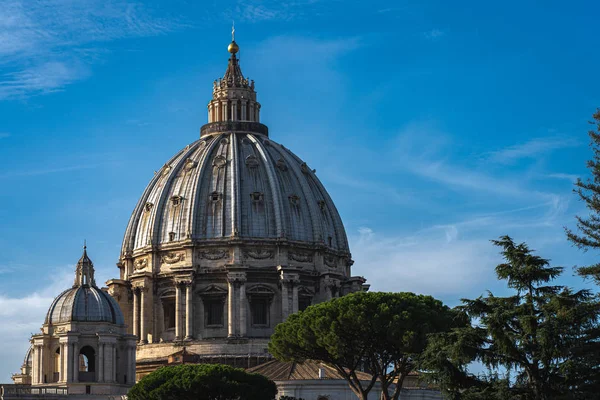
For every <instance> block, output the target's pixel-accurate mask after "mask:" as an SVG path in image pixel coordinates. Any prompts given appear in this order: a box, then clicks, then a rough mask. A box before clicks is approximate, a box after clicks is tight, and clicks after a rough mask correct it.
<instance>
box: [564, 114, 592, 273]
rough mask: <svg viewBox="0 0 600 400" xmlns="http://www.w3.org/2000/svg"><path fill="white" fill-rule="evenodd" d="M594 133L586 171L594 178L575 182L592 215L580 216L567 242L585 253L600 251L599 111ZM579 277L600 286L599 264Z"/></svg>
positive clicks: (584, 269)
mask: <svg viewBox="0 0 600 400" xmlns="http://www.w3.org/2000/svg"><path fill="white" fill-rule="evenodd" d="M592 117H593V119H594V120H593V121H591V122H590V123H591V124H593V125H594V129H593V130H590V131H589V132H588V135H589V137H590V148H591V149H592V152H593V156H592V159H591V160H588V162H587V167H588V169H589V171H590V172H591V174H592V176H591V178H588V179H586V180H582V179H581V178H579V179H577V182H575V193H577V195H578V196H579V198H580V199H581V200H582V201H583V202H584V203H585V205H586V206H587V209H588V210H589V212H590V214H589V216H587V217H582V216H577V217H575V218H576V219H577V231H573V230H571V229H568V228H566V229H565V230H566V233H567V238H568V239H569V240H570V241H571V242H572V243H573V244H575V245H576V246H577V247H579V248H580V249H582V250H586V251H587V250H600V109H597V110H596V112H595V113H594V115H593V116H592ZM578 272H579V274H580V275H582V276H584V277H590V278H592V279H594V280H595V281H596V283H597V284H600V263H597V264H594V265H590V266H584V267H580V268H578Z"/></svg>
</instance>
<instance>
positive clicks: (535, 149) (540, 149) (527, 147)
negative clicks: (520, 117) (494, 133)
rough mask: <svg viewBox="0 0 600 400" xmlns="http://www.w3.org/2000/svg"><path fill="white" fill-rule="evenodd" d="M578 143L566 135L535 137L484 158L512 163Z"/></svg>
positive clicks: (502, 162)
mask: <svg viewBox="0 0 600 400" xmlns="http://www.w3.org/2000/svg"><path fill="white" fill-rule="evenodd" d="M579 145H580V143H579V141H577V140H575V139H573V138H568V137H546V138H536V139H531V140H528V141H527V142H525V143H521V144H516V145H514V146H510V147H507V148H505V149H502V150H498V151H494V152H491V153H489V154H488V156H487V157H486V158H487V159H488V160H489V161H492V162H496V163H500V164H512V163H514V162H516V161H518V160H521V159H524V158H529V159H535V158H538V157H539V156H541V155H543V154H547V153H550V152H552V151H554V150H558V149H563V148H566V147H576V146H579Z"/></svg>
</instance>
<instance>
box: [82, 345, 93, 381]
mask: <svg viewBox="0 0 600 400" xmlns="http://www.w3.org/2000/svg"><path fill="white" fill-rule="evenodd" d="M95 371H96V352H95V351H94V348H93V347H91V346H83V347H82V348H81V350H79V381H80V382H94V381H95V380H96V374H95Z"/></svg>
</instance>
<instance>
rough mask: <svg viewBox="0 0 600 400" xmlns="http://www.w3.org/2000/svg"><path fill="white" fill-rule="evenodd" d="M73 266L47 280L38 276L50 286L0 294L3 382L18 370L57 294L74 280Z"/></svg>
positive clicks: (37, 285)
mask: <svg viewBox="0 0 600 400" xmlns="http://www.w3.org/2000/svg"><path fill="white" fill-rule="evenodd" d="M73 268H74V267H72V266H70V267H65V268H61V269H58V270H56V271H54V272H53V273H52V274H51V275H50V277H48V278H46V280H44V279H37V280H36V281H35V282H47V286H41V285H39V284H37V283H35V284H34V283H32V285H31V286H32V287H33V288H32V291H31V292H30V293H27V294H25V295H23V296H21V297H11V296H6V295H2V294H0V319H1V320H2V323H1V324H0V337H2V341H3V342H2V346H1V347H0V360H3V362H2V363H0V383H6V382H10V375H11V374H12V373H15V372H18V371H19V368H20V367H21V363H22V360H23V357H24V356H25V352H26V351H27V348H28V347H29V338H30V337H31V334H32V333H36V332H39V329H40V328H41V326H42V324H43V322H44V318H45V316H46V312H47V311H48V308H49V307H50V304H52V300H54V298H55V296H58V295H59V294H60V293H61V292H62V291H63V290H65V289H67V288H69V287H70V285H71V284H72V279H73Z"/></svg>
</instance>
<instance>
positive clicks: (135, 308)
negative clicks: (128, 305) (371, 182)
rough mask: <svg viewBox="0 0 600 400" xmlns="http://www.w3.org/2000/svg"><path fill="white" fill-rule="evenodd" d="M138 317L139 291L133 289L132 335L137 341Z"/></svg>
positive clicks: (138, 333) (138, 332) (138, 334)
mask: <svg viewBox="0 0 600 400" xmlns="http://www.w3.org/2000/svg"><path fill="white" fill-rule="evenodd" d="M139 315H140V301H139V290H138V288H134V289H133V334H134V335H135V336H136V337H137V338H138V340H139V337H140V330H139Z"/></svg>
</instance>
